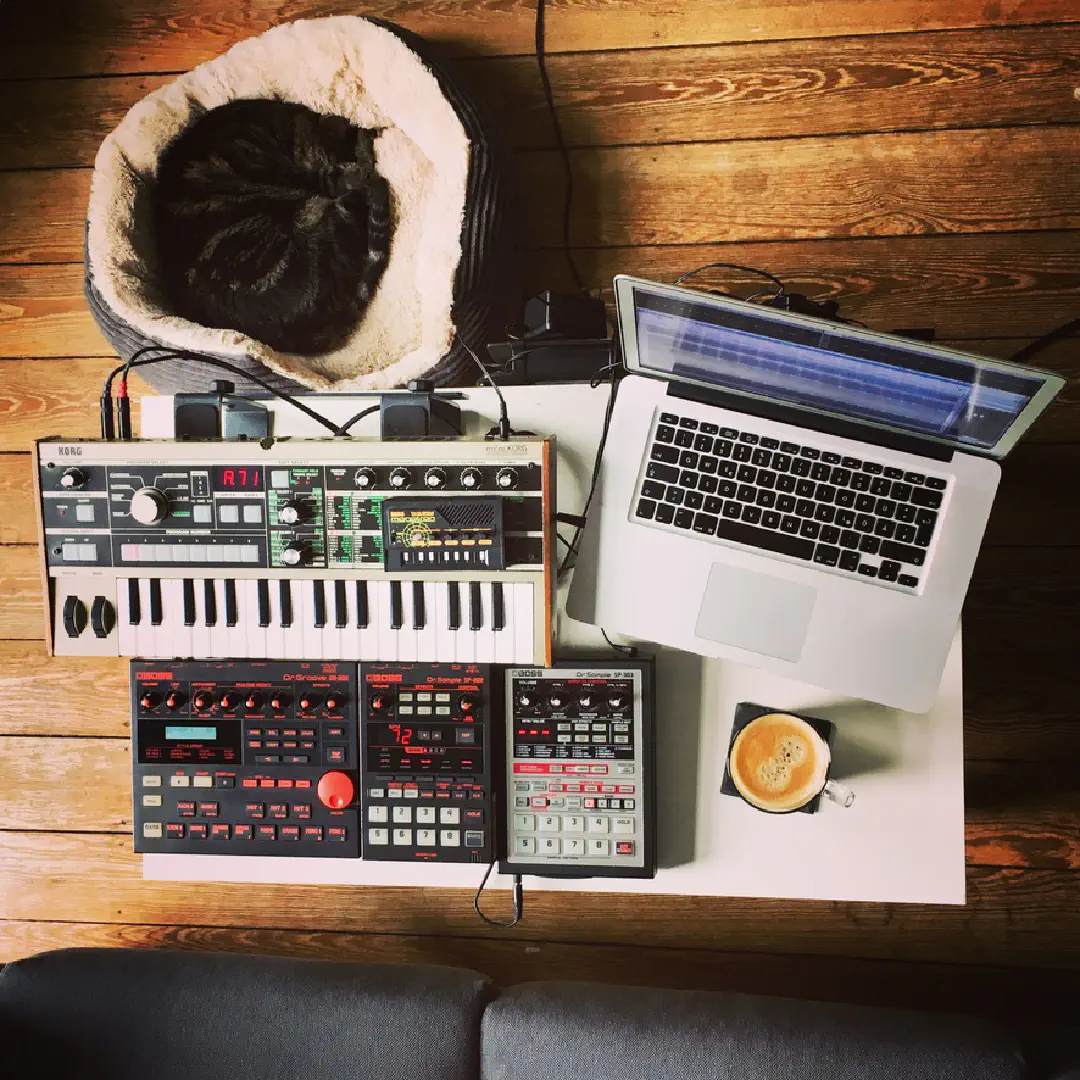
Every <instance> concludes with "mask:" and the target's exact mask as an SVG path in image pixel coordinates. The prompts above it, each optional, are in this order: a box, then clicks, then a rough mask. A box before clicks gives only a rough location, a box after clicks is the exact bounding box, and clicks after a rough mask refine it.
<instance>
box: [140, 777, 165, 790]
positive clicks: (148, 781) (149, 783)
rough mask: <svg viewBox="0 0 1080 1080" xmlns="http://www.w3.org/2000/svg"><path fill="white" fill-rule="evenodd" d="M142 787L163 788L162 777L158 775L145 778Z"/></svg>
mask: <svg viewBox="0 0 1080 1080" xmlns="http://www.w3.org/2000/svg"><path fill="white" fill-rule="evenodd" d="M142 786H143V787H161V777H160V776H157V775H154V776H144V777H143V778H142Z"/></svg>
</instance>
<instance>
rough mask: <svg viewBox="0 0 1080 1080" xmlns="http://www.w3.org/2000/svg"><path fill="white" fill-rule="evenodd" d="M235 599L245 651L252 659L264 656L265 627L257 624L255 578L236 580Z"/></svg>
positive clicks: (257, 609)
mask: <svg viewBox="0 0 1080 1080" xmlns="http://www.w3.org/2000/svg"><path fill="white" fill-rule="evenodd" d="M236 600H237V604H238V606H239V612H238V614H239V616H240V625H241V626H242V627H243V630H244V641H245V651H244V652H243V653H242V654H241V655H242V656H245V657H250V658H252V659H259V658H261V657H264V656H266V627H265V626H260V625H259V583H258V581H257V580H256V579H255V578H251V579H250V580H247V581H245V580H243V579H239V580H237V582H236Z"/></svg>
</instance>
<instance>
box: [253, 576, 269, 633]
mask: <svg viewBox="0 0 1080 1080" xmlns="http://www.w3.org/2000/svg"><path fill="white" fill-rule="evenodd" d="M256 591H257V593H258V596H259V625H260V626H269V625H270V582H269V581H267V580H266V579H265V578H259V581H258V583H257V587H256Z"/></svg>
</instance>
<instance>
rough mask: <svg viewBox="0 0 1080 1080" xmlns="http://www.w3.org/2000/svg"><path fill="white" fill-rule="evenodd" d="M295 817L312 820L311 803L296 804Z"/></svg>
mask: <svg viewBox="0 0 1080 1080" xmlns="http://www.w3.org/2000/svg"><path fill="white" fill-rule="evenodd" d="M292 812H293V817H298V818H310V817H311V803H295V804H294V805H293V808H292Z"/></svg>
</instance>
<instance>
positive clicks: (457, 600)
mask: <svg viewBox="0 0 1080 1080" xmlns="http://www.w3.org/2000/svg"><path fill="white" fill-rule="evenodd" d="M446 591H447V595H448V599H449V607H450V629H451V630H460V629H461V593H460V592H459V591H458V583H457V582H456V581H448V582H447V583H446Z"/></svg>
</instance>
